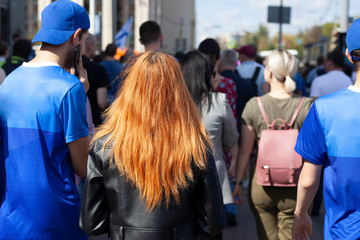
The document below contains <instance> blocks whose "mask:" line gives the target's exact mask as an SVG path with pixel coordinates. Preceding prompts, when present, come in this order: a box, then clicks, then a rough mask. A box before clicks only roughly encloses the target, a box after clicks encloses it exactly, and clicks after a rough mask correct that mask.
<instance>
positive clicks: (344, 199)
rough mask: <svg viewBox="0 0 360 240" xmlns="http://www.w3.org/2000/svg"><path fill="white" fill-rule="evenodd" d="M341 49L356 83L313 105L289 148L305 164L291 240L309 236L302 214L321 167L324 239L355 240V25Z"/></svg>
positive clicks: (358, 205) (358, 159) (359, 208)
mask: <svg viewBox="0 0 360 240" xmlns="http://www.w3.org/2000/svg"><path fill="white" fill-rule="evenodd" d="M346 44H347V49H346V56H347V57H348V59H349V61H350V62H352V63H353V64H354V66H355V69H356V72H357V79H356V82H355V84H354V85H353V86H350V87H348V88H346V89H343V90H340V91H337V92H335V93H332V94H329V95H326V96H323V97H320V98H319V99H317V100H316V101H315V103H314V105H313V106H312V108H311V110H310V112H309V114H308V116H307V118H306V120H305V122H304V124H303V126H302V128H301V130H300V133H299V137H298V141H297V144H296V147H295V150H296V151H297V152H298V153H299V154H300V155H302V156H303V157H304V158H305V159H306V160H305V163H304V166H303V169H302V172H301V175H300V179H299V183H298V196H297V205H296V210H295V219H294V225H293V239H309V237H308V236H309V235H311V231H312V227H311V224H312V223H311V219H310V217H309V215H308V209H309V207H310V204H311V201H312V199H313V198H314V195H315V193H316V190H317V188H318V186H319V179H320V173H321V167H322V166H323V165H324V183H323V185H324V186H323V187H324V202H325V210H326V215H325V221H324V237H325V239H360V137H359V136H360V128H359V126H360V117H359V112H360V104H359V102H360V19H357V20H355V21H354V22H353V24H352V25H351V27H350V28H349V30H348V31H347V35H346Z"/></svg>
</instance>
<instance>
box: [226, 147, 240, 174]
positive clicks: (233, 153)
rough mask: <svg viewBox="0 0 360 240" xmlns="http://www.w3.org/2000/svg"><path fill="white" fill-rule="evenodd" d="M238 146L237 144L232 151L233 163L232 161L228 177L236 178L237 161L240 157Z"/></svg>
mask: <svg viewBox="0 0 360 240" xmlns="http://www.w3.org/2000/svg"><path fill="white" fill-rule="evenodd" d="M238 149H239V148H238V144H235V145H234V146H233V147H232V148H231V149H230V153H231V161H230V167H229V169H228V175H229V177H231V178H233V177H235V168H236V159H237V155H238Z"/></svg>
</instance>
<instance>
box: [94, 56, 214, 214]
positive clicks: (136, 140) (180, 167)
mask: <svg viewBox="0 0 360 240" xmlns="http://www.w3.org/2000/svg"><path fill="white" fill-rule="evenodd" d="M128 65H129V66H128V67H127V69H125V73H124V76H126V77H125V80H124V83H123V86H122V88H121V89H120V90H119V92H118V96H117V98H116V100H115V101H114V103H113V104H112V105H111V107H110V108H109V109H108V110H107V111H106V113H105V117H106V120H105V123H104V124H103V125H102V126H100V128H99V129H98V132H97V133H96V135H95V136H94V139H93V141H92V144H93V143H94V142H95V141H96V140H97V139H99V138H101V137H103V136H106V135H108V137H107V140H106V142H105V144H104V146H103V149H105V148H106V147H107V146H109V147H111V148H112V150H111V161H110V163H111V162H115V164H116V166H117V168H118V169H119V171H120V174H121V175H123V176H125V177H126V178H127V180H128V181H129V182H130V183H132V184H134V185H135V186H136V187H137V188H138V190H139V192H140V195H141V198H142V200H143V201H144V203H145V205H146V207H147V209H148V211H152V210H153V209H154V208H155V207H156V206H157V205H160V204H161V203H162V200H163V198H164V197H165V200H166V205H167V206H168V205H169V203H170V200H171V199H174V200H175V202H176V203H179V201H180V198H179V189H185V188H187V187H189V184H190V182H192V181H193V180H194V172H193V170H194V166H195V167H196V168H199V169H205V168H206V161H207V156H206V155H207V152H208V151H209V150H210V148H211V143H210V141H209V139H208V137H207V134H206V130H205V127H204V125H203V123H202V119H201V114H200V112H199V110H198V109H197V107H196V105H195V104H194V102H193V101H192V99H191V96H190V94H189V92H188V90H187V87H186V85H185V82H184V79H183V76H182V72H181V68H180V65H179V63H178V61H177V60H176V59H175V58H174V57H172V56H170V55H167V54H165V53H162V52H159V51H149V52H146V53H144V54H142V55H140V56H138V57H137V58H136V59H135V60H134V61H133V63H132V64H128Z"/></svg>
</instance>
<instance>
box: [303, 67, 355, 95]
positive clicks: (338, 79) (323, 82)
mask: <svg viewBox="0 0 360 240" xmlns="http://www.w3.org/2000/svg"><path fill="white" fill-rule="evenodd" d="M350 85H352V81H351V78H349V77H348V76H347V75H346V74H345V73H344V72H343V71H339V70H333V71H330V72H328V73H326V74H323V75H321V76H319V77H316V78H315V79H314V81H313V83H312V84H311V89H310V97H321V96H324V95H326V94H330V93H333V92H336V91H339V90H341V89H344V88H347V87H349V86H350Z"/></svg>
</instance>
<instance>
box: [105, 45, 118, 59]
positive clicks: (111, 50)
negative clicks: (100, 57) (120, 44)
mask: <svg viewBox="0 0 360 240" xmlns="http://www.w3.org/2000/svg"><path fill="white" fill-rule="evenodd" d="M116 49H117V47H116V45H115V44H114V43H110V44H108V45H107V46H106V48H105V56H109V57H113V56H114V55H115V54H116Z"/></svg>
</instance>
